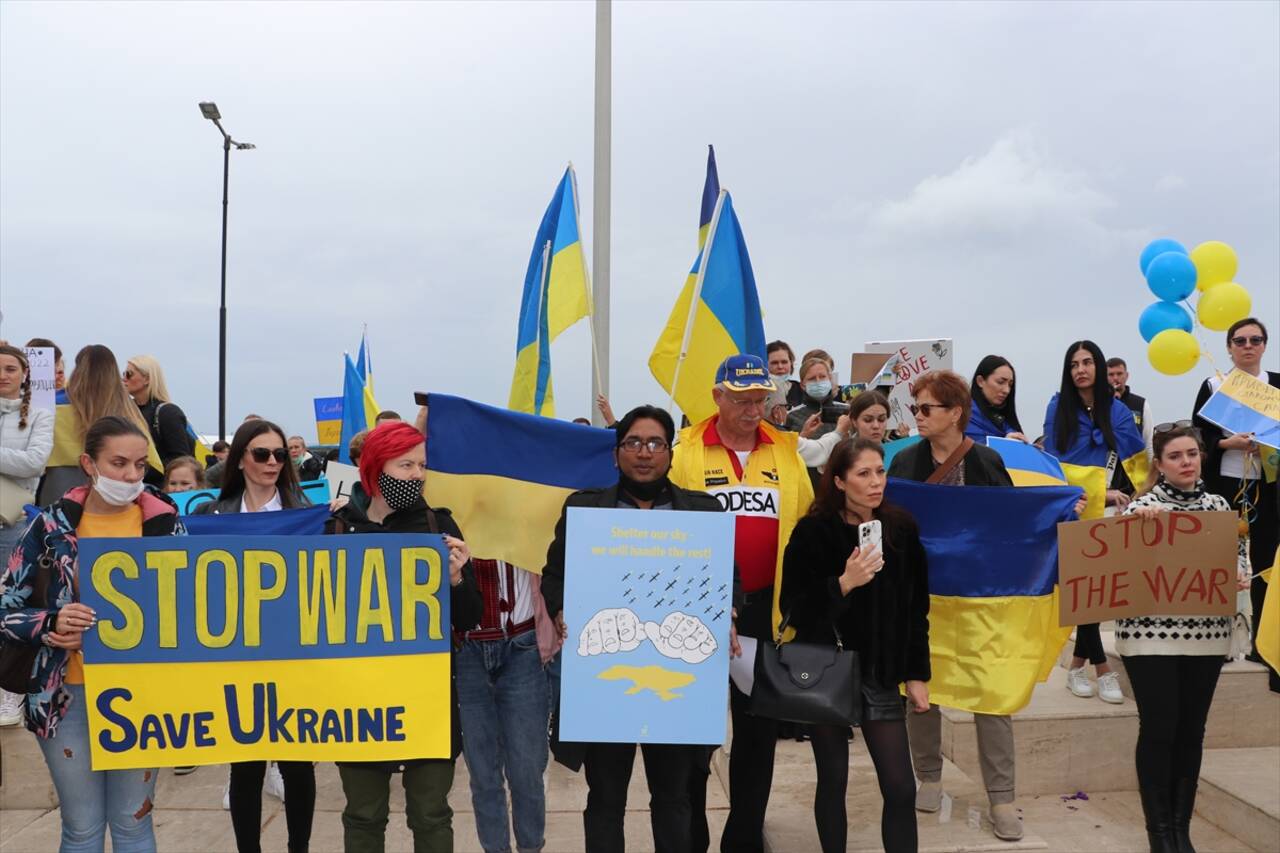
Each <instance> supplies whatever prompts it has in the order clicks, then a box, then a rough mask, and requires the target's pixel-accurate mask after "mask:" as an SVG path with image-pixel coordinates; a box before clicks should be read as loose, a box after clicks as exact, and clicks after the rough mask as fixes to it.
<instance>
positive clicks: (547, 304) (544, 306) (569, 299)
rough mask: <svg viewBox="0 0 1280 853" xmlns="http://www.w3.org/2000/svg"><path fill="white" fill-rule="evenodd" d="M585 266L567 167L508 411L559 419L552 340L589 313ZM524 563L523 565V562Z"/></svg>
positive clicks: (536, 265) (530, 281)
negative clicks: (555, 394)
mask: <svg viewBox="0 0 1280 853" xmlns="http://www.w3.org/2000/svg"><path fill="white" fill-rule="evenodd" d="M588 292H589V287H588V286H587V267H586V261H585V259H584V252H583V247H582V235H581V233H580V232H579V229H578V183H577V177H576V176H575V175H574V172H573V166H572V165H571V166H569V168H567V169H565V172H564V177H563V178H561V179H560V184H559V186H557V187H556V191H555V195H553V196H552V198H551V204H550V205H548V206H547V212H546V213H544V214H543V215H542V224H541V225H539V226H538V234H537V236H536V237H535V238H534V240H533V252H532V254H531V255H530V256H529V268H528V270H527V271H526V272H525V276H524V295H523V296H522V297H521V299H520V321H519V323H518V325H517V331H516V369H515V375H514V376H513V377H512V379H511V397H510V400H509V402H508V404H507V405H508V407H509V408H511V409H512V410H514V411H517V412H528V413H529V414H534V415H545V416H547V417H555V403H554V400H553V396H552V393H551V342H552V341H554V340H555V339H556V338H557V337H559V336H560V333H561V332H563V331H564V330H565V329H567V328H569V327H570V326H572V325H573V324H574V323H576V322H578V321H579V320H581V319H582V318H583V317H586V316H589V315H590V313H591V303H590V297H589V295H588ZM521 565H523V564H521Z"/></svg>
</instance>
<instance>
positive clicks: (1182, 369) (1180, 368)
mask: <svg viewBox="0 0 1280 853" xmlns="http://www.w3.org/2000/svg"><path fill="white" fill-rule="evenodd" d="M1147 359H1148V360H1149V361H1150V362H1151V366H1152V367H1154V368H1155V369H1156V370H1158V371H1160V372H1161V373H1163V374H1165V375H1167V376H1181V375H1182V374H1184V373H1186V372H1187V371H1188V370H1190V369H1191V368H1193V367H1195V366H1196V363H1197V362H1198V361H1200V344H1199V343H1197V342H1196V339H1195V337H1193V336H1192V334H1191V333H1190V332H1184V331H1182V330H1181V329H1165V330H1164V331H1163V332H1161V333H1160V334H1158V335H1156V336H1155V337H1154V338H1152V339H1151V343H1149V344H1147Z"/></svg>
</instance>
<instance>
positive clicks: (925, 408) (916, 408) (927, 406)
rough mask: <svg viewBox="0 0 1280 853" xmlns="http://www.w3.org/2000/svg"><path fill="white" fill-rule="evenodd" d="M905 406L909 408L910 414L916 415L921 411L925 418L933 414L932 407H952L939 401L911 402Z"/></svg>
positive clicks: (942, 408)
mask: <svg viewBox="0 0 1280 853" xmlns="http://www.w3.org/2000/svg"><path fill="white" fill-rule="evenodd" d="M907 408H908V409H910V410H911V414H913V415H918V414H920V413H921V412H924V416H925V417H926V418H927V417H930V416H931V415H932V414H933V410H934V409H941V410H943V411H945V410H947V409H951V408H954V406H944V405H942V404H941V403H920V404H919V405H916V404H915V403H912V404H911V405H910V406H908V407H907Z"/></svg>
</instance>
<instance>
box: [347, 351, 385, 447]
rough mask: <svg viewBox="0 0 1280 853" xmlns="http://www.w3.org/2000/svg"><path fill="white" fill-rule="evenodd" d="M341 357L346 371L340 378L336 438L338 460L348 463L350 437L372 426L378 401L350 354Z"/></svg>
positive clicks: (376, 415)
mask: <svg viewBox="0 0 1280 853" xmlns="http://www.w3.org/2000/svg"><path fill="white" fill-rule="evenodd" d="M342 358H343V361H344V362H345V364H346V372H345V373H344V374H343V380H342V435H341V438H339V440H338V461H339V462H341V463H343V464H344V465H350V464H351V439H352V437H354V436H355V434H356V433H358V432H363V431H364V430H367V429H372V428H373V423H374V421H375V420H376V419H377V417H378V403H377V402H376V401H375V400H374V399H373V391H372V390H371V389H370V388H369V386H368V385H367V384H365V379H364V377H363V376H361V375H360V371H359V369H358V368H357V367H356V365H355V363H354V362H352V361H351V356H349V355H346V354H345V353H344V354H343V356H342Z"/></svg>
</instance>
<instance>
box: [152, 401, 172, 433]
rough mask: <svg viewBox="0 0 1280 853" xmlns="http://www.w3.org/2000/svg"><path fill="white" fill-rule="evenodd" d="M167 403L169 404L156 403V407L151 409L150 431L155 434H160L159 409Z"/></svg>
mask: <svg viewBox="0 0 1280 853" xmlns="http://www.w3.org/2000/svg"><path fill="white" fill-rule="evenodd" d="M167 405H169V404H168V403H164V402H161V403H156V407H155V408H154V409H152V410H151V432H152V433H153V434H155V435H159V434H160V410H161V409H163V408H164V407H165V406H167Z"/></svg>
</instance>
